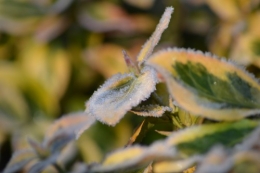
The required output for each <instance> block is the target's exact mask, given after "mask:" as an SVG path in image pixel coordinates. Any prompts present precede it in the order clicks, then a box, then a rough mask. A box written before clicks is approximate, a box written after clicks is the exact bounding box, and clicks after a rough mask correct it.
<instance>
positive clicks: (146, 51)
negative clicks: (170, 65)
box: [137, 7, 173, 66]
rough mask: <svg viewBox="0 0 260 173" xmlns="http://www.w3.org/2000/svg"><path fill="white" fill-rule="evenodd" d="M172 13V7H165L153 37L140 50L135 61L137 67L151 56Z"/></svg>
mask: <svg viewBox="0 0 260 173" xmlns="http://www.w3.org/2000/svg"><path fill="white" fill-rule="evenodd" d="M172 12H173V8H172V7H167V8H166V10H165V12H164V14H163V16H162V18H161V20H160V22H159V24H158V25H157V27H156V29H155V31H154V33H153V35H152V36H151V38H150V39H149V40H148V41H147V42H146V43H145V44H144V46H143V48H142V50H141V51H140V53H139V55H138V56H137V61H138V62H139V66H141V65H142V63H143V62H144V61H146V60H147V58H148V57H149V56H150V55H151V54H152V52H153V49H154V47H155V46H156V45H157V44H158V42H159V40H160V38H161V35H162V33H163V31H164V30H165V29H166V28H167V27H168V24H169V22H170V19H171V14H172Z"/></svg>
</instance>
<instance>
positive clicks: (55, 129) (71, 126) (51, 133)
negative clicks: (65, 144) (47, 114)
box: [43, 112, 95, 146]
mask: <svg viewBox="0 0 260 173" xmlns="http://www.w3.org/2000/svg"><path fill="white" fill-rule="evenodd" d="M94 122H95V118H94V117H93V116H91V115H89V114H88V113H86V112H78V113H72V114H69V115H66V116H63V117H62V118H60V119H58V120H57V121H56V122H54V124H53V125H52V126H51V127H50V128H49V130H48V131H47V132H46V134H45V139H44V142H43V145H44V146H49V145H51V143H53V142H54V141H55V140H61V139H64V140H69V139H71V140H74V139H77V138H79V137H80V135H81V134H82V133H83V132H84V131H85V130H86V129H88V128H89V127H90V126H91V125H92V124H93V123H94ZM66 136H67V137H66Z"/></svg>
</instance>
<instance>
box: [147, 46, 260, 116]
mask: <svg viewBox="0 0 260 173" xmlns="http://www.w3.org/2000/svg"><path fill="white" fill-rule="evenodd" d="M149 64H151V65H152V66H153V67H155V68H156V69H157V70H158V71H159V72H161V74H162V75H163V76H164V78H165V80H166V83H167V86H168V89H169V91H170V93H171V95H172V96H173V98H174V99H175V101H176V103H177V106H180V107H181V108H183V109H184V110H187V111H189V112H190V113H192V114H194V115H201V116H204V117H207V118H211V119H215V120H236V119H241V118H243V117H246V116H249V115H252V114H255V113H259V112H260V85H259V83H258V82H257V81H256V79H254V77H252V75H250V74H248V73H247V72H246V71H244V70H243V69H241V68H239V67H238V66H236V65H234V64H233V63H231V62H226V61H224V60H220V59H218V58H216V57H213V56H211V55H210V54H203V53H201V52H199V51H192V50H185V49H169V50H167V51H161V52H159V53H156V54H155V55H153V57H152V58H151V59H150V60H149Z"/></svg>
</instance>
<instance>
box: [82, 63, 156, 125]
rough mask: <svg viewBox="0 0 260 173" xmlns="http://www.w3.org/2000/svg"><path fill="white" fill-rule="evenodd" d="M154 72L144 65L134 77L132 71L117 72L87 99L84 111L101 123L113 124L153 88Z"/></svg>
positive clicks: (145, 97)
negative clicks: (126, 72)
mask: <svg viewBox="0 0 260 173" xmlns="http://www.w3.org/2000/svg"><path fill="white" fill-rule="evenodd" d="M156 82H157V76H156V72H155V71H154V70H153V69H152V68H150V67H145V68H143V70H142V71H141V74H140V75H139V76H138V77H136V76H135V75H134V74H132V73H128V74H117V75H115V76H113V77H111V78H110V79H108V80H107V81H106V82H105V83H104V85H103V86H102V87H101V88H99V89H98V90H97V91H96V92H95V93H94V94H93V95H92V97H91V98H90V99H89V101H88V103H87V109H86V111H87V112H89V113H90V114H91V115H93V116H95V118H96V119H97V120H99V121H101V122H103V123H106V124H109V125H113V126H114V125H115V124H117V123H118V121H119V120H120V119H121V118H122V117H123V116H124V115H125V113H126V112H127V111H129V110H131V108H132V107H134V106H137V105H138V104H139V103H140V102H141V101H143V100H146V99H147V98H148V97H149V96H150V94H151V93H152V92H153V91H154V90H155V85H156Z"/></svg>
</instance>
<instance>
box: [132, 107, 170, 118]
mask: <svg viewBox="0 0 260 173" xmlns="http://www.w3.org/2000/svg"><path fill="white" fill-rule="evenodd" d="M166 111H168V112H170V111H171V108H170V107H167V106H160V105H143V106H140V107H136V108H133V109H132V110H131V112H133V113H135V114H136V115H140V116H145V117H146V116H151V117H160V116H162V115H163V114H164V113H165V112H166Z"/></svg>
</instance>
